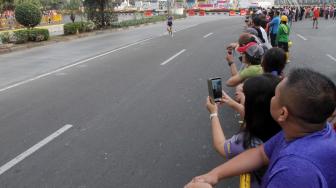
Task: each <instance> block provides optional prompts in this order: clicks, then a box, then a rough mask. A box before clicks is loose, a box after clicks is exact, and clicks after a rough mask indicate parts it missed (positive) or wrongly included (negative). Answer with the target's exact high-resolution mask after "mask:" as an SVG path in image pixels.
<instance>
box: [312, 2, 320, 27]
mask: <svg viewBox="0 0 336 188" xmlns="http://www.w3.org/2000/svg"><path fill="white" fill-rule="evenodd" d="M319 17H320V10H319V8H317V7H315V9H314V12H313V29H314V26H315V22H316V26H315V29H317V28H318V27H317V25H318V19H319Z"/></svg>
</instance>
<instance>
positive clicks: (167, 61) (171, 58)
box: [161, 49, 186, 66]
mask: <svg viewBox="0 0 336 188" xmlns="http://www.w3.org/2000/svg"><path fill="white" fill-rule="evenodd" d="M185 51H186V49H183V50H181V51H180V52H178V53H177V54H175V55H173V56H172V57H170V58H169V59H167V60H166V61H164V62H163V63H161V65H162V66H163V65H165V64H167V63H169V61H171V60H173V59H174V58H176V57H177V56H179V55H181V54H182V53H183V52H185Z"/></svg>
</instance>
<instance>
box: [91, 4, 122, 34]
mask: <svg viewBox="0 0 336 188" xmlns="http://www.w3.org/2000/svg"><path fill="white" fill-rule="evenodd" d="M84 6H85V10H86V13H87V17H88V20H91V21H93V22H94V23H95V24H96V26H97V27H98V28H102V27H106V26H111V25H112V23H113V22H115V21H117V16H116V14H114V13H113V7H114V4H113V2H112V1H111V0H85V1H84Z"/></svg>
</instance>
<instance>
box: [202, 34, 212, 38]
mask: <svg viewBox="0 0 336 188" xmlns="http://www.w3.org/2000/svg"><path fill="white" fill-rule="evenodd" d="M212 34H213V33H208V34H206V35H204V36H203V38H208V37H209V36H210V35H212Z"/></svg>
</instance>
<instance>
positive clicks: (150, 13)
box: [144, 10, 153, 17]
mask: <svg viewBox="0 0 336 188" xmlns="http://www.w3.org/2000/svg"><path fill="white" fill-rule="evenodd" d="M144 16H146V17H150V16H153V11H151V10H146V11H145V12H144Z"/></svg>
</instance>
